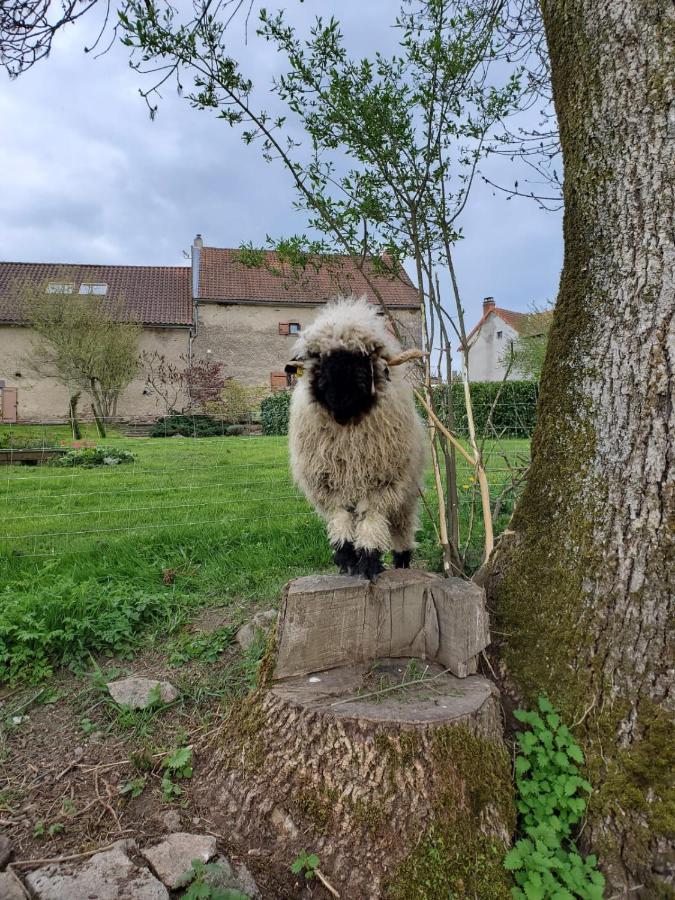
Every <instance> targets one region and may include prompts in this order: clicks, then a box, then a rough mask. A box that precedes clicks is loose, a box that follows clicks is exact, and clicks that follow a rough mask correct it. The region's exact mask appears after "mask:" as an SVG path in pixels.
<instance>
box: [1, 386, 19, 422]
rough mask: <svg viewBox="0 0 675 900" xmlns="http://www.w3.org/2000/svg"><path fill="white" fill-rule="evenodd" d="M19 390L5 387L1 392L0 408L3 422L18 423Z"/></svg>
mask: <svg viewBox="0 0 675 900" xmlns="http://www.w3.org/2000/svg"><path fill="white" fill-rule="evenodd" d="M17 394H18V389H17V388H15V387H5V388H3V389H2V391H0V399H1V401H2V406H1V407H0V419H2V421H3V422H16V418H17V407H18V397H17Z"/></svg>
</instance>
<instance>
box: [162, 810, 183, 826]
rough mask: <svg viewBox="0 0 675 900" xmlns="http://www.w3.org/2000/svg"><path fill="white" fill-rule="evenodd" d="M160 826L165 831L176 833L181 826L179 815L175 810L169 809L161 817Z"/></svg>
mask: <svg viewBox="0 0 675 900" xmlns="http://www.w3.org/2000/svg"><path fill="white" fill-rule="evenodd" d="M162 824H163V825H164V827H165V828H166V830H167V831H178V830H179V829H180V826H181V821H180V813H179V812H178V810H176V809H170V810H169V811H168V812H166V813H164V815H163V816H162Z"/></svg>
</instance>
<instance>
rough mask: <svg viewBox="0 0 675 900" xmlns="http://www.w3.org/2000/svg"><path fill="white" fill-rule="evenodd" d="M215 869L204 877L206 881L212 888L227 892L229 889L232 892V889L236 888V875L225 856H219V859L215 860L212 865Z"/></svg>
mask: <svg viewBox="0 0 675 900" xmlns="http://www.w3.org/2000/svg"><path fill="white" fill-rule="evenodd" d="M211 865H212V866H213V868H212V869H211V871H210V872H209V873H208V874H207V875H206V876H205V877H204V881H205V882H206V883H207V884H208V885H209V887H212V888H219V889H220V890H227V889H228V888H229V889H230V890H232V888H236V887H237V884H236V880H237V878H236V875H235V874H234V872H233V871H232V866H231V865H230V863H229V860H227V859H226V858H225V857H224V856H219V857H218V859H216V860H214V861H213V863H211Z"/></svg>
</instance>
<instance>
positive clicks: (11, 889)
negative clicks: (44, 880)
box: [0, 869, 28, 900]
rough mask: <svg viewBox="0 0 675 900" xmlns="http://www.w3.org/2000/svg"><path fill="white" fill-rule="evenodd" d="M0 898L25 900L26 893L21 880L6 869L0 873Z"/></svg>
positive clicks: (4, 899)
mask: <svg viewBox="0 0 675 900" xmlns="http://www.w3.org/2000/svg"><path fill="white" fill-rule="evenodd" d="M0 898H2V900H27V898H28V893H27V892H26V889H25V888H24V886H23V884H21V880H20V879H19V878H17V876H16V875H15V874H14V872H12V870H11V869H8V870H7V871H6V872H0Z"/></svg>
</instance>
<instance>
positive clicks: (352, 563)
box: [333, 541, 357, 575]
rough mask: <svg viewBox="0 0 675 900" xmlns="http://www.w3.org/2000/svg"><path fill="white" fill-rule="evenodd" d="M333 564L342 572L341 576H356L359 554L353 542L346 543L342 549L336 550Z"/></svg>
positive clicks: (337, 548)
mask: <svg viewBox="0 0 675 900" xmlns="http://www.w3.org/2000/svg"><path fill="white" fill-rule="evenodd" d="M333 562H334V563H335V565H336V566H337V567H338V569H339V570H340V574H341V575H353V574H354V570H355V568H356V562H357V552H356V548H355V547H354V545H353V544H352V542H351V541H345V542H344V544H342V545H341V546H340V547H336V548H335V553H334V554H333Z"/></svg>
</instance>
